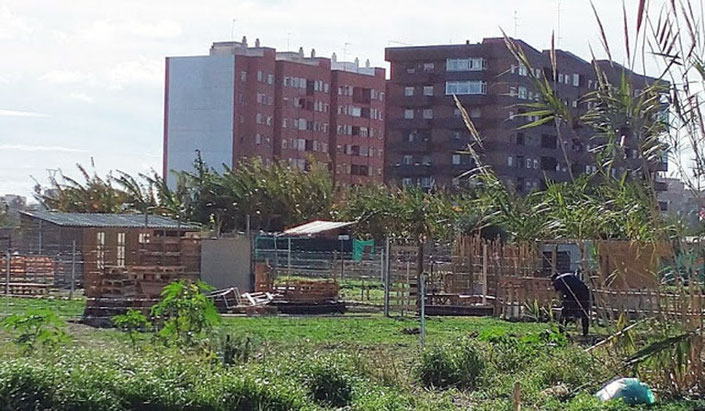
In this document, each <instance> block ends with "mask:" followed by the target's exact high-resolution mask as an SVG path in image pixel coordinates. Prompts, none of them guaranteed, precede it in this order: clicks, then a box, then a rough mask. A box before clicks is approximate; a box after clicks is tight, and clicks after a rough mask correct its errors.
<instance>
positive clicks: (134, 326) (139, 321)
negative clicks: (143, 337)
mask: <svg viewBox="0 0 705 411" xmlns="http://www.w3.org/2000/svg"><path fill="white" fill-rule="evenodd" d="M113 325H115V327H117V328H118V329H119V330H122V331H124V332H126V333H127V335H129V336H130V342H131V343H132V348H135V347H136V346H137V333H138V332H141V331H144V330H146V329H148V328H149V326H150V324H149V321H148V320H147V317H145V315H144V314H142V311H140V310H135V309H134V308H130V309H129V310H127V312H126V313H125V314H122V315H116V316H114V317H113Z"/></svg>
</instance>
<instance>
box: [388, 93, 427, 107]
mask: <svg viewBox="0 0 705 411" xmlns="http://www.w3.org/2000/svg"><path fill="white" fill-rule="evenodd" d="M433 102H434V100H433V96H425V95H414V96H397V97H392V98H391V101H390V103H391V104H392V105H395V106H404V107H426V106H430V105H432V104H433Z"/></svg>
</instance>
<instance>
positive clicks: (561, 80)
mask: <svg viewBox="0 0 705 411" xmlns="http://www.w3.org/2000/svg"><path fill="white" fill-rule="evenodd" d="M558 82H559V83H562V82H563V74H561V73H558Z"/></svg>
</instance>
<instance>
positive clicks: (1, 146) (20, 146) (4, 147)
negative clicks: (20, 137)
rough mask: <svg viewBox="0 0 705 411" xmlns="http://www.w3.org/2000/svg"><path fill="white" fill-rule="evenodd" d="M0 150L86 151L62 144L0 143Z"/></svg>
mask: <svg viewBox="0 0 705 411" xmlns="http://www.w3.org/2000/svg"><path fill="white" fill-rule="evenodd" d="M0 151H25V152H26V151H30V152H34V151H50V152H62V153H87V152H88V151H86V150H82V149H79V148H71V147H63V146H30V145H27V144H0Z"/></svg>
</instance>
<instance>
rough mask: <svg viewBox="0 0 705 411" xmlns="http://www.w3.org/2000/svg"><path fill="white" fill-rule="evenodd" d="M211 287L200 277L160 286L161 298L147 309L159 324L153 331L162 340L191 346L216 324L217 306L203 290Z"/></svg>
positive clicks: (217, 320)
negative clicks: (194, 279)
mask: <svg viewBox="0 0 705 411" xmlns="http://www.w3.org/2000/svg"><path fill="white" fill-rule="evenodd" d="M211 290H213V287H211V286H209V285H208V284H206V283H204V282H202V281H200V280H199V281H197V282H196V283H193V282H191V281H189V280H180V281H175V282H173V283H171V284H168V285H167V286H166V287H164V290H163V291H162V301H160V302H159V303H158V304H156V305H154V306H153V307H152V310H151V313H152V316H153V317H154V318H155V321H156V324H157V326H158V328H159V331H158V333H157V335H158V337H159V338H161V339H162V341H164V343H165V344H167V345H168V344H171V343H176V344H179V345H186V346H193V345H194V343H196V342H197V341H198V340H199V338H201V337H203V335H204V333H206V332H208V331H210V330H212V329H213V327H214V326H215V325H216V324H218V322H219V321H220V315H219V314H218V310H217V309H216V308H215V305H214V304H213V301H212V300H211V299H209V298H208V297H207V296H206V295H205V294H204V293H205V292H207V291H211Z"/></svg>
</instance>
